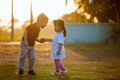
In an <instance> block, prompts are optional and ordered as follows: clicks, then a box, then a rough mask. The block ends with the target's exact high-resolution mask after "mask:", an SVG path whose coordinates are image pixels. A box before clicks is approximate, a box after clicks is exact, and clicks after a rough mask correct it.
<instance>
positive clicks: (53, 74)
mask: <svg viewBox="0 0 120 80" xmlns="http://www.w3.org/2000/svg"><path fill="white" fill-rule="evenodd" d="M51 75H52V76H55V75H60V73H58V72H52V73H51Z"/></svg>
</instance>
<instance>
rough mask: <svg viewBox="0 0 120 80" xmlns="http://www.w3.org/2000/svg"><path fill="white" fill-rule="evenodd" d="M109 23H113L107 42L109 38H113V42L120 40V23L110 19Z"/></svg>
mask: <svg viewBox="0 0 120 80" xmlns="http://www.w3.org/2000/svg"><path fill="white" fill-rule="evenodd" d="M109 23H111V25H112V29H111V31H110V34H109V37H108V39H107V42H108V41H109V40H113V42H119V38H120V24H118V23H116V22H114V21H112V20H109Z"/></svg>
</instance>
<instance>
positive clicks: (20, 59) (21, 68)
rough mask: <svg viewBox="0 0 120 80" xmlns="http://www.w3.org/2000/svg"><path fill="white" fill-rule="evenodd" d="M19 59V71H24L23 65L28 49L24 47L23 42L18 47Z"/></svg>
mask: <svg viewBox="0 0 120 80" xmlns="http://www.w3.org/2000/svg"><path fill="white" fill-rule="evenodd" d="M20 49H21V50H20V58H19V64H18V67H19V70H21V71H23V70H24V64H25V57H26V55H27V52H28V49H27V47H26V46H24V41H21V45H20Z"/></svg>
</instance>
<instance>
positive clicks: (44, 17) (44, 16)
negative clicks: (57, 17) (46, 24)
mask: <svg viewBox="0 0 120 80" xmlns="http://www.w3.org/2000/svg"><path fill="white" fill-rule="evenodd" d="M41 20H47V21H48V17H47V16H46V15H45V14H44V13H41V14H39V15H38V17H37V21H41Z"/></svg>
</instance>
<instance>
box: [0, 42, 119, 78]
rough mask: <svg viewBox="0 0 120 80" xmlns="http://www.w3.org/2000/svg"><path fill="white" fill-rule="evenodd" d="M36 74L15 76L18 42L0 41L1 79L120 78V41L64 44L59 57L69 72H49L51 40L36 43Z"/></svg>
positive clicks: (51, 68) (50, 69)
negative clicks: (113, 42) (52, 73)
mask: <svg viewBox="0 0 120 80" xmlns="http://www.w3.org/2000/svg"><path fill="white" fill-rule="evenodd" d="M35 46H36V54H35V56H36V61H35V66H34V69H35V72H36V74H37V75H36V76H29V75H28V74H27V68H28V65H27V64H28V60H27V59H26V65H25V75H24V76H23V77H19V76H18V58H19V50H20V49H19V44H14V45H13V44H11V45H4V44H0V80H120V50H119V48H120V45H119V44H83V43H74V44H73V43H72V44H70V43H69V44H68V43H66V44H65V50H66V58H65V59H63V60H62V62H63V63H64V65H65V67H66V69H67V70H68V74H66V75H61V76H51V75H50V73H51V72H53V71H54V63H53V60H52V59H50V58H49V57H50V51H51V43H44V44H36V45H35Z"/></svg>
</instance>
